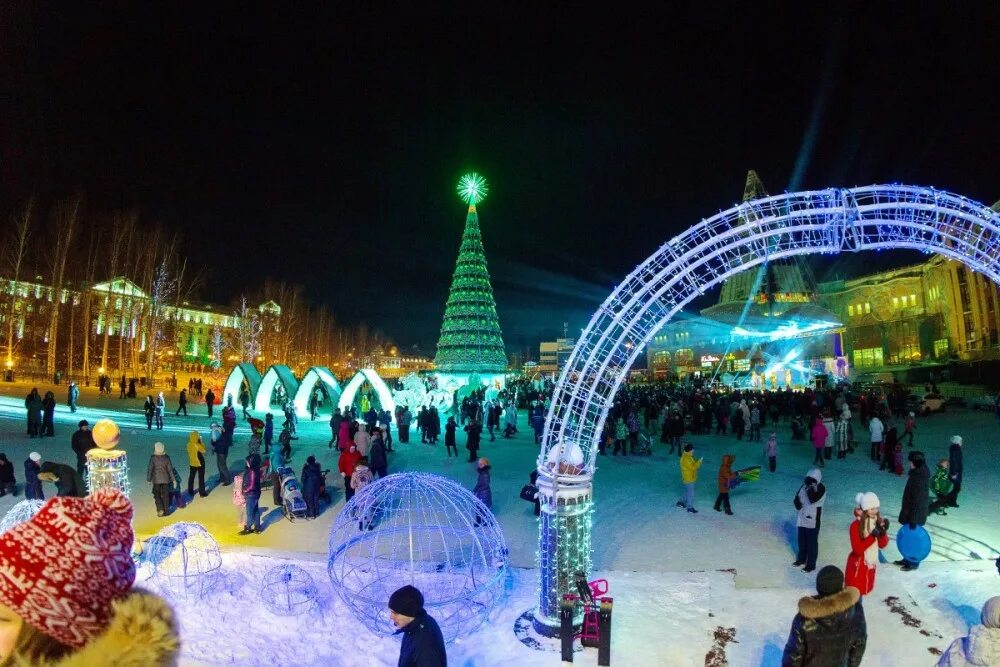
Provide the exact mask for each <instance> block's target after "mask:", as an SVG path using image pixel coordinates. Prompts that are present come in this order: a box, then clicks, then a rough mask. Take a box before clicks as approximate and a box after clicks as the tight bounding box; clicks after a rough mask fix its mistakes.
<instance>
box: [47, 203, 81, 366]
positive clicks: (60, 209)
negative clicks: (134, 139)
mask: <svg viewBox="0 0 1000 667" xmlns="http://www.w3.org/2000/svg"><path fill="white" fill-rule="evenodd" d="M79 214H80V197H74V198H73V199H71V200H70V201H68V202H64V203H61V204H57V205H56V207H55V209H54V215H53V218H54V219H53V225H52V227H53V233H54V234H55V237H56V238H55V239H54V244H53V246H52V254H51V256H50V260H51V261H50V264H49V268H50V269H51V271H52V273H51V282H50V289H51V292H50V295H51V300H52V309H51V311H50V312H49V340H48V349H47V354H46V358H45V372H46V373H47V374H49V375H52V374H54V373H55V372H56V351H57V350H58V343H59V312H60V308H59V305H60V303H62V298H63V287H64V286H65V278H66V259H67V257H69V250H70V248H71V247H72V245H73V236H74V234H75V233H76V223H77V219H78V217H79Z"/></svg>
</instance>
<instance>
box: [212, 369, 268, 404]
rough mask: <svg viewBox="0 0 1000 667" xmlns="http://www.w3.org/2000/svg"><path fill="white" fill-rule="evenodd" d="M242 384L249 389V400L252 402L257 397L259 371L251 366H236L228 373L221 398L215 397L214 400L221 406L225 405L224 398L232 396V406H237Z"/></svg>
mask: <svg viewBox="0 0 1000 667" xmlns="http://www.w3.org/2000/svg"><path fill="white" fill-rule="evenodd" d="M244 382H246V384H247V387H248V388H249V389H250V400H251V401H252V400H253V399H254V397H255V396H257V390H258V389H259V388H260V371H258V370H257V368H256V367H255V366H254V365H253V364H236V366H234V367H233V370H232V371H230V372H229V377H228V378H226V384H225V385H224V387H223V389H222V396H217V397H216V398H215V400H216V401H218V402H219V403H220V404H221V405H225V404H226V397H227V396H232V397H233V405H239V404H240V390H241V389H242V387H243V383H244Z"/></svg>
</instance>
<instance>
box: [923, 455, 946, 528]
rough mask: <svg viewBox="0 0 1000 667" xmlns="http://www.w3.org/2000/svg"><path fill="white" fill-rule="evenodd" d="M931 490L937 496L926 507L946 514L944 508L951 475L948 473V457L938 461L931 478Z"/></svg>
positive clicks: (931, 510)
mask: <svg viewBox="0 0 1000 667" xmlns="http://www.w3.org/2000/svg"><path fill="white" fill-rule="evenodd" d="M931 491H933V492H934V495H935V496H937V500H935V501H934V502H932V503H931V504H930V506H929V507H928V508H927V511H928V512H934V513H935V514H943V515H947V514H948V513H947V512H945V511H944V508H945V507H947V506H948V494H949V493H951V475H949V474H948V459H941V460H940V461H938V464H937V470H935V471H934V476H933V477H932V478H931Z"/></svg>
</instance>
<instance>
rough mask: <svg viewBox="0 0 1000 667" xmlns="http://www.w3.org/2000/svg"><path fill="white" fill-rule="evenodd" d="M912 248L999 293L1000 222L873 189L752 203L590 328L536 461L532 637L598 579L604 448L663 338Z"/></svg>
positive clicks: (663, 259) (648, 268)
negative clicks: (715, 305) (673, 324)
mask: <svg viewBox="0 0 1000 667" xmlns="http://www.w3.org/2000/svg"><path fill="white" fill-rule="evenodd" d="M883 248H886V249H889V248H893V249H895V248H906V249H912V250H920V251H923V252H926V253H931V252H934V253H938V254H940V255H944V256H946V257H949V258H951V259H955V260H957V261H960V262H962V263H964V264H965V265H967V266H968V267H969V268H971V269H972V270H973V271H979V272H982V273H983V274H985V275H987V276H988V277H989V278H990V279H991V280H993V281H994V282H1000V259H998V257H1000V213H997V212H996V211H993V210H992V209H990V208H989V207H988V206H985V205H983V204H981V203H979V202H976V201H972V200H969V199H966V198H965V197H962V196H960V195H956V194H952V193H949V192H944V191H941V190H935V189H933V188H928V187H919V186H909V185H872V186H867V187H859V188H847V189H839V188H838V189H827V190H815V191H807V192H793V193H786V194H783V195H777V196H773V197H765V198H762V199H755V200H751V201H747V202H744V203H742V204H740V205H738V206H734V207H733V208H731V209H728V210H726V211H721V212H719V213H718V214H717V215H714V216H712V217H711V218H708V219H706V220H702V221H701V222H699V223H698V224H696V225H694V226H693V227H691V228H690V229H688V230H687V231H686V232H684V233H683V234H681V235H679V236H676V237H674V238H673V239H671V240H670V241H668V242H667V243H665V244H664V245H662V246H661V247H660V248H659V249H658V250H657V251H656V252H655V253H653V255H651V256H650V257H649V258H648V259H647V260H646V261H644V262H643V263H642V264H641V265H639V266H638V267H637V268H636V269H635V270H634V271H632V273H630V274H629V275H628V276H627V277H626V278H625V280H624V281H623V282H622V283H621V284H620V285H618V287H617V288H615V290H614V292H612V294H611V296H609V297H608V298H607V299H606V300H605V301H604V303H603V304H601V306H600V308H598V309H597V312H596V313H594V315H593V317H591V319H590V322H589V323H588V325H587V327H586V328H585V329H584V331H583V334H582V335H581V337H580V340H579V341H578V342H577V344H576V347H574V349H573V352H572V353H571V355H570V358H569V361H568V362H567V364H566V366H565V367H564V368H563V371H562V373H561V374H560V376H559V381H558V383H557V384H556V388H555V393H554V395H553V397H552V405H551V407H550V409H549V414H548V416H547V418H546V421H545V431H544V435H543V438H542V446H541V452H540V453H539V457H538V470H539V478H538V483H539V489H540V491H541V500H542V506H543V511H542V514H541V518H540V522H539V549H538V552H539V559H540V562H539V569H540V576H541V586H540V592H539V602H538V607H537V608H536V610H535V626H536V628H537V629H539V630H540V631H542V632H552V631H554V630H557V629H558V625H559V600H560V599H561V598H562V595H563V594H564V593H570V592H575V590H574V585H573V573H574V572H575V571H584V572H589V570H590V509H591V502H592V496H591V480H592V477H593V473H594V463H595V454H596V452H597V447H596V444H597V438H598V437H599V434H600V433H601V430H602V428H603V427H604V420H605V418H606V417H607V413H608V408H609V406H610V404H611V402H612V401H613V398H614V395H615V392H616V391H617V389H618V386H619V385H620V384H621V382H622V380H623V379H624V377H625V374H626V372H627V369H628V368H629V367H630V366H631V364H632V362H633V361H635V359H636V357H638V355H639V354H640V353H641V352H642V349H643V347H645V345H646V344H647V343H648V342H649V341H650V339H652V337H653V335H654V334H655V333H656V331H657V330H658V329H659V328H660V327H662V326H663V325H664V324H665V323H667V322H668V321H669V320H670V319H671V318H672V317H673V316H674V315H675V314H676V313H677V312H679V311H680V310H681V309H682V308H683V307H684V306H685V305H686V304H688V303H689V302H690V301H691V300H692V299H693V298H695V297H696V296H697V295H699V294H701V293H703V292H705V291H706V290H708V289H709V288H711V287H713V286H715V285H717V284H719V283H720V282H722V281H724V280H726V278H728V277H729V276H732V275H733V274H735V273H738V272H740V271H744V270H746V269H748V268H752V267H754V266H757V265H759V264H762V263H764V262H765V261H768V260H775V259H779V258H782V257H791V256H795V255H810V254H818V253H840V252H858V251H862V250H881V249H883Z"/></svg>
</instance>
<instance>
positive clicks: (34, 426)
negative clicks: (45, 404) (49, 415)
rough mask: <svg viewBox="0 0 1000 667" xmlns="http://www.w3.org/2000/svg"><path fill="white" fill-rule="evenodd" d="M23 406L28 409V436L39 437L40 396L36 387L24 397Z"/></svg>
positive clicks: (40, 425)
mask: <svg viewBox="0 0 1000 667" xmlns="http://www.w3.org/2000/svg"><path fill="white" fill-rule="evenodd" d="M24 407H25V409H26V410H27V411H28V437H30V438H34V437H41V435H42V397H41V396H39V395H38V390H37V389H32V390H31V393H30V394H28V397H27V398H26V399H24Z"/></svg>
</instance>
